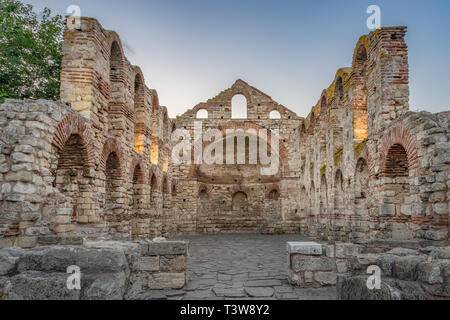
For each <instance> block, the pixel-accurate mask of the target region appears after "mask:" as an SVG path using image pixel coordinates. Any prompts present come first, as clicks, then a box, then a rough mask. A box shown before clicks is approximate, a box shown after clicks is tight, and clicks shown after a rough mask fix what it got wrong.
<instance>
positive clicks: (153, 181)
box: [150, 174, 158, 204]
mask: <svg viewBox="0 0 450 320" xmlns="http://www.w3.org/2000/svg"><path fill="white" fill-rule="evenodd" d="M157 188H158V182H157V180H156V176H155V174H152V177H151V179H150V203H151V204H155V195H156V190H157Z"/></svg>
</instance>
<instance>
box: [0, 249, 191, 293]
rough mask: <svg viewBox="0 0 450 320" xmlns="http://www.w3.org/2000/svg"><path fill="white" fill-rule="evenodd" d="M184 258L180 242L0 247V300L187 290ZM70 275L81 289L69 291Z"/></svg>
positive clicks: (186, 251)
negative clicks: (76, 274) (76, 273)
mask: <svg viewBox="0 0 450 320" xmlns="http://www.w3.org/2000/svg"><path fill="white" fill-rule="evenodd" d="M187 254H188V244H187V243H186V242H182V241H163V242H148V241H147V242H139V243H136V242H125V241H121V242H118V241H86V242H85V243H84V244H82V245H70V246H47V247H42V248H34V249H30V250H24V249H20V248H6V249H0V289H1V290H0V292H1V295H0V300H145V299H148V298H151V293H149V291H151V290H162V289H166V290H175V289H182V288H183V287H184V286H185V284H186V281H187V279H186V265H187ZM74 266H76V267H78V270H76V269H72V270H71V269H68V268H69V267H74ZM74 271H75V272H78V275H79V278H80V288H75V289H74V290H71V289H69V288H68V285H67V283H68V281H69V280H70V279H69V276H71V275H72V274H73V272H74ZM73 284H76V282H75V281H74V282H73ZM149 295H150V296H149Z"/></svg>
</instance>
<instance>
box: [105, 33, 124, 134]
mask: <svg viewBox="0 0 450 320" xmlns="http://www.w3.org/2000/svg"><path fill="white" fill-rule="evenodd" d="M122 64H123V56H122V51H121V49H120V46H119V44H118V43H117V41H114V42H113V43H112V45H111V52H110V60H109V68H110V70H109V101H108V120H109V129H111V128H112V123H111V121H113V120H112V117H113V114H117V113H120V112H122V111H123V108H124V107H125V101H124V96H123V93H122V92H123V89H124V83H123V77H122V72H123V70H122Z"/></svg>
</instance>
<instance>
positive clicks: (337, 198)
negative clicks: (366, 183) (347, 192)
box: [334, 169, 344, 215]
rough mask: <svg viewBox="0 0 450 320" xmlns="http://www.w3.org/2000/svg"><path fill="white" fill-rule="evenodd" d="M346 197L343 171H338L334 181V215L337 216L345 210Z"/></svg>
mask: <svg viewBox="0 0 450 320" xmlns="http://www.w3.org/2000/svg"><path fill="white" fill-rule="evenodd" d="M343 196H344V179H343V177H342V172H341V170H339V169H338V170H337V171H336V176H335V179H334V213H335V214H336V215H338V214H341V213H342V212H341V211H342V210H343V209H344V204H343V201H344V199H343Z"/></svg>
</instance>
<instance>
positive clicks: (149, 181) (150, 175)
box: [148, 169, 160, 191]
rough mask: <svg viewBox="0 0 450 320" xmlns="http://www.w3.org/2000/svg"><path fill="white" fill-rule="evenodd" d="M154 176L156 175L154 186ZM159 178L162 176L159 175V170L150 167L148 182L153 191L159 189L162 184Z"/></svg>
mask: <svg viewBox="0 0 450 320" xmlns="http://www.w3.org/2000/svg"><path fill="white" fill-rule="evenodd" d="M153 177H155V185H154V186H153V185H152V178H153ZM159 180H160V177H159V174H158V172H157V171H156V170H154V169H150V171H149V175H148V184H149V185H150V188H151V190H152V191H153V190H158V188H159V185H160V183H159Z"/></svg>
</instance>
